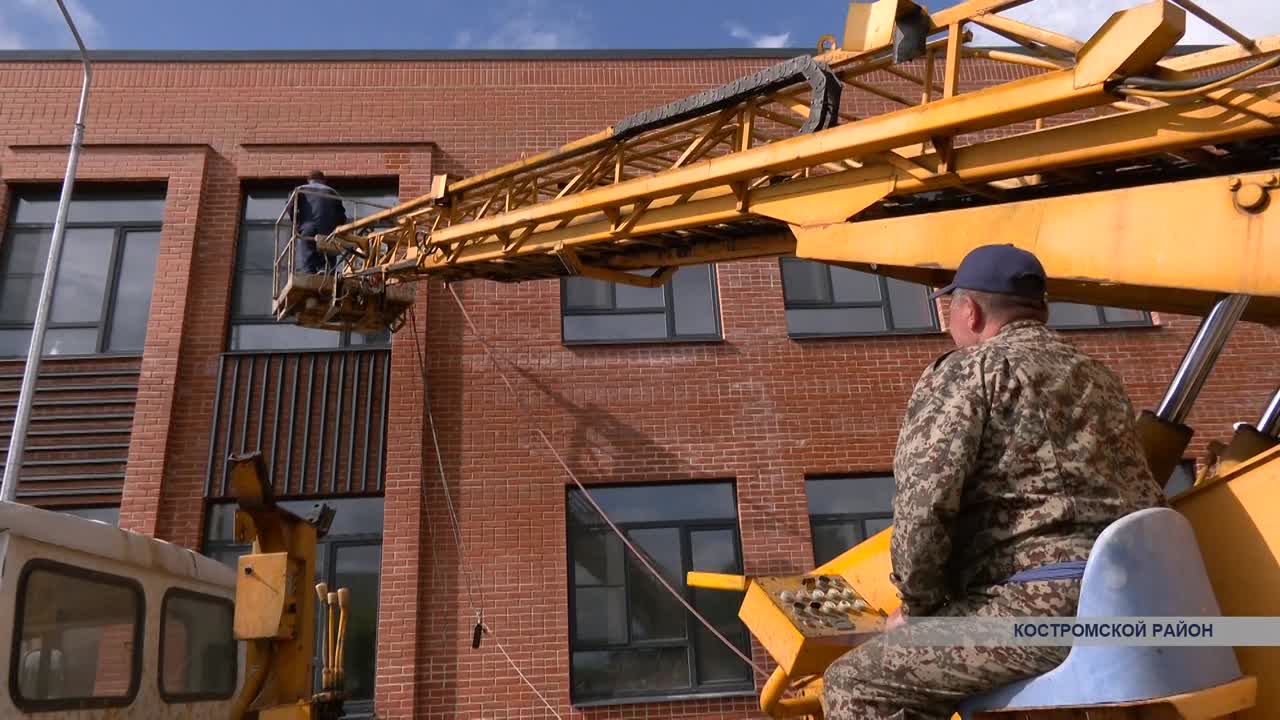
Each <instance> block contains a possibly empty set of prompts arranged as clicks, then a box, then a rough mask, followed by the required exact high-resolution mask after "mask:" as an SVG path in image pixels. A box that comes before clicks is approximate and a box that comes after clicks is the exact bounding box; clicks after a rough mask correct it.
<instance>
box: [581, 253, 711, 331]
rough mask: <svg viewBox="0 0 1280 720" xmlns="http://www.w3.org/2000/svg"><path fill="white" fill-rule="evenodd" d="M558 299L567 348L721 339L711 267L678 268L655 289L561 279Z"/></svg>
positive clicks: (591, 280)
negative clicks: (590, 344) (588, 345)
mask: <svg viewBox="0 0 1280 720" xmlns="http://www.w3.org/2000/svg"><path fill="white" fill-rule="evenodd" d="M652 272H653V271H652V270H649V271H645V272H643V273H637V274H643V275H649V274H652ZM560 298H561V313H560V317H561V332H562V335H563V338H564V341H565V342H566V343H593V342H594V343H605V342H645V341H662V340H719V339H720V311H719V308H720V301H719V300H718V299H717V296H716V273H715V268H714V266H711V265H691V266H688V267H682V268H680V269H679V270H677V271H676V272H675V274H673V275H672V276H671V279H670V280H669V281H668V282H667V283H666V284H665V285H664V286H662V287H657V288H642V287H636V286H634V285H627V284H625V283H610V282H602V281H600V280H593V279H591V278H585V277H569V278H564V279H563V280H562V281H561V284H560Z"/></svg>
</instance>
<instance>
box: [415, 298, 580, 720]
mask: <svg viewBox="0 0 1280 720" xmlns="http://www.w3.org/2000/svg"><path fill="white" fill-rule="evenodd" d="M409 326H410V330H411V331H412V333H413V350H414V353H415V354H416V355H417V357H418V371H419V373H420V376H421V377H422V400H423V404H424V405H426V408H427V423H428V425H429V426H430V427H431V444H432V446H433V447H434V448H435V454H436V463H437V464H438V466H439V468H440V484H441V485H443V486H444V497H445V503H446V504H447V505H448V508H449V518H450V522H451V523H452V525H453V542H454V544H455V545H457V548H458V568H459V569H460V570H461V571H462V573H463V575H465V577H464V578H463V584H464V585H466V589H467V599H468V600H469V601H470V602H471V607H472V609H473V610H475V613H476V623H477V625H478V626H479V627H482V628H484V632H485V633H486V634H488V635H489V636H490V637H491V638H492V639H493V643H494V645H496V646H497V647H498V651H499V652H501V653H502V656H503V657H504V658H506V659H507V663H508V664H510V665H511V669H512V670H515V671H516V675H519V676H520V680H522V681H523V682H524V684H525V685H526V686H528V688H529V689H530V690H532V691H533V694H534V695H537V696H538V699H539V700H541V701H542V704H543V705H545V706H546V707H547V711H548V712H550V713H551V714H552V715H553V716H555V718H556V720H564V718H563V717H562V716H561V715H560V713H559V712H557V711H556V709H555V706H553V705H552V704H551V703H550V702H549V701H548V700H547V698H546V696H545V695H543V694H542V692H541V691H540V690H538V688H537V686H535V685H534V684H533V681H531V680H529V678H528V676H526V675H525V674H524V671H523V670H521V669H520V666H519V665H518V664H516V661H515V659H514V658H512V657H511V655H510V654H509V653H508V652H507V649H506V648H505V647H503V645H502V641H501V640H500V639H499V638H498V634H497V633H495V632H494V631H493V629H492V628H490V627H489V625H488V624H487V623H485V622H484V608H483V607H482V606H481V605H480V604H479V603H477V602H476V598H475V594H474V593H473V592H472V590H471V588H472V586H473V585H474V584H475V583H474V582H472V580H473V578H472V576H471V568H470V566H468V565H467V563H466V557H465V556H466V547H465V546H464V545H463V542H462V530H461V526H460V524H459V522H458V514H457V512H456V511H455V510H454V507H453V496H452V494H451V493H450V492H449V479H448V477H446V476H445V472H444V457H443V455H441V453H440V438H439V436H438V435H437V434H436V421H435V416H434V414H433V413H432V412H431V396H430V394H429V392H428V389H427V365H426V362H425V361H424V360H423V358H422V342H421V340H420V337H419V335H418V319H417V316H415V315H414V314H413V313H409ZM420 492H421V494H422V499H423V501H424V502H425V501H426V499H427V497H426V490H425V488H421V486H420ZM425 509H426V510H428V512H426V513H425V514H426V517H427V532H428V533H430V535H431V538H430V539H431V557H432V562H431V573H432V581H433V583H434V578H435V571H436V562H435V529H434V527H433V526H432V523H431V513H430V512H429V510H430V509H429V508H425Z"/></svg>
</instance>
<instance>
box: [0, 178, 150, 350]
mask: <svg viewBox="0 0 1280 720" xmlns="http://www.w3.org/2000/svg"><path fill="white" fill-rule="evenodd" d="M57 211H58V196H57V194H56V193H53V194H49V193H22V194H19V195H17V196H16V197H15V203H14V209H13V213H12V215H11V217H10V222H9V225H8V230H7V231H6V233H5V237H4V242H3V246H2V247H0V357H13V356H22V355H26V353H27V350H28V348H29V347H30V346H31V329H32V327H33V326H34V325H35V318H36V307H37V306H38V305H39V300H40V286H41V284H42V283H43V278H44V271H45V263H46V262H48V258H49V241H50V240H51V239H52V237H53V225H54V220H55V219H56V216H57ZM163 219H164V191H163V190H159V191H147V192H136V193H123V192H114V193H110V194H107V193H77V194H76V196H75V198H74V199H73V200H72V202H71V205H70V208H69V209H68V212H67V226H66V234H65V235H64V236H63V242H62V255H61V257H60V259H59V261H58V268H57V274H56V275H55V276H54V278H55V279H54V288H53V303H52V306H51V308H50V313H49V327H48V330H47V331H46V333H45V338H44V352H45V354H46V355H95V354H99V353H122V354H125V353H134V354H136V353H140V352H142V346H143V343H144V341H145V340H146V338H147V319H148V318H149V317H150V314H151V288H152V285H153V283H154V280H155V273H156V255H157V253H158V252H159V249H160V224H161V222H162V221H163Z"/></svg>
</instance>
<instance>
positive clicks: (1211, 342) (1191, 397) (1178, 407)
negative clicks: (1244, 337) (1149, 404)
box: [1156, 295, 1249, 425]
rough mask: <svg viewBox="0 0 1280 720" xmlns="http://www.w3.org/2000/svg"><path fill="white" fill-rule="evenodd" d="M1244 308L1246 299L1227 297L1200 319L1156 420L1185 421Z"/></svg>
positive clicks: (1247, 298) (1178, 422)
mask: <svg viewBox="0 0 1280 720" xmlns="http://www.w3.org/2000/svg"><path fill="white" fill-rule="evenodd" d="M1248 304H1249V296H1248V295H1228V296H1227V297H1224V298H1222V299H1221V300H1219V301H1218V302H1216V303H1215V304H1214V306H1213V308H1212V309H1211V310H1209V313H1208V314H1207V315H1205V316H1204V320H1202V321H1201V322H1200V327H1199V328H1198V329H1197V330H1196V336H1195V337H1194V338H1193V339H1192V340H1191V347H1189V348H1187V354H1186V355H1185V356H1184V357H1183V358H1182V365H1180V366H1179V367H1178V371H1177V372H1176V373H1174V376H1173V380H1172V381H1171V382H1170V383H1169V390H1168V391H1167V392H1165V396H1164V400H1161V401H1160V407H1159V408H1158V409H1157V410H1156V416H1157V417H1159V418H1160V419H1161V420H1165V421H1167V422H1171V423H1175V424H1179V425H1180V424H1182V421H1183V420H1185V419H1186V418H1187V415H1188V414H1189V413H1190V412H1191V406H1192V405H1193V404H1195V401H1196V396H1198V395H1199V394H1200V388H1201V387H1202V386H1203V385H1204V381H1205V378H1207V377H1209V371H1210V370H1211V369H1213V364H1214V363H1215V362H1217V360H1218V355H1219V354H1221V353H1222V348H1223V347H1224V346H1225V345H1226V344H1227V338H1229V337H1230V336H1231V329H1232V328H1233V327H1235V324H1236V321H1237V320H1239V319H1240V316H1241V315H1242V314H1244V309H1245V307H1246V306H1248Z"/></svg>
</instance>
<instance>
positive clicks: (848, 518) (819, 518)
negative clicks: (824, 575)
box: [804, 471, 897, 566]
mask: <svg viewBox="0 0 1280 720" xmlns="http://www.w3.org/2000/svg"><path fill="white" fill-rule="evenodd" d="M884 478H889V479H892V478H893V472H892V471H889V472H864V473H854V474H840V475H809V476H806V477H805V479H804V482H805V494H806V498H807V496H808V489H809V483H811V482H815V481H817V482H824V481H825V482H830V481H833V480H836V481H843V482H850V483H856V482H858V481H860V480H872V479H884ZM894 490H895V493H896V491H897V488H896V487H895V488H894ZM808 515H809V541H810V542H809V544H810V549H811V550H812V552H813V561H814V564H815V565H818V566H820V565H825V564H826V563H828V562H831V560H825V561H822V562H819V561H818V545H817V543H816V542H814V541H813V540H814V538H815V537H816V536H817V533H816V532H815V530H816V529H817V528H818V527H819V526H824V525H825V526H832V525H837V526H839V525H848V524H851V523H857V526H858V530H859V531H860V532H861V534H862V540H860V541H859V542H860V543H861V542H866V541H867V540H869V539H871V537H872V535H873V533H870V532H868V531H867V521H869V520H888V521H889V524H890V525H892V524H893V508H892V507H890V508H889V512H887V513H886V512H883V511H879V512H856V513H808ZM877 532H879V531H877ZM849 549H851V548H845V550H844V551H842V552H846V551H848V550H849ZM839 556H840V553H837V554H836V555H835V556H834V557H832V558H831V559H832V560H834V559H835V558H836V557H839Z"/></svg>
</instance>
